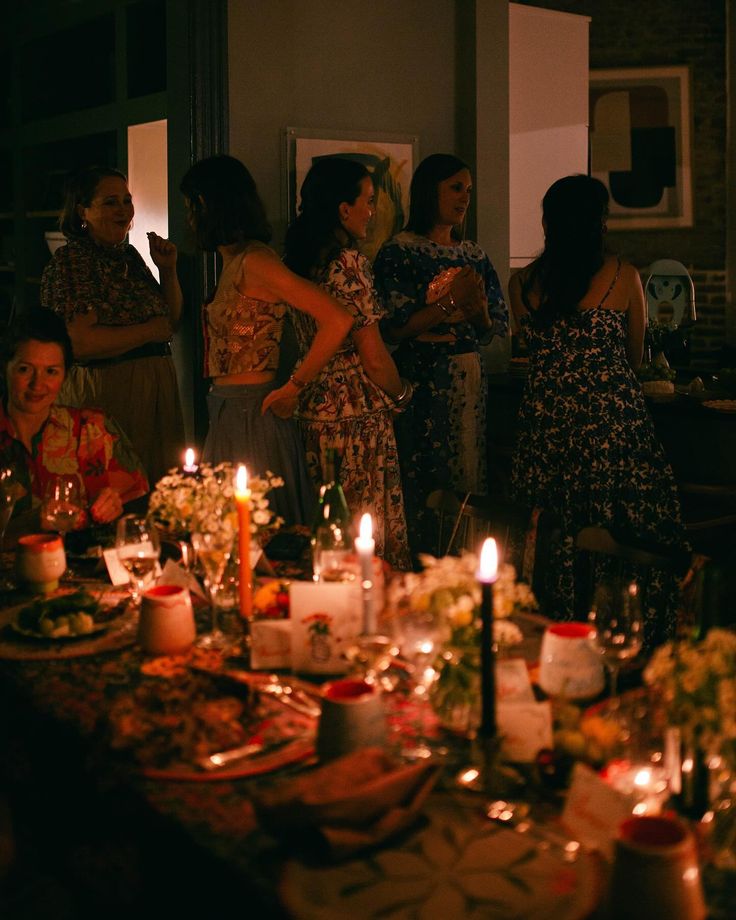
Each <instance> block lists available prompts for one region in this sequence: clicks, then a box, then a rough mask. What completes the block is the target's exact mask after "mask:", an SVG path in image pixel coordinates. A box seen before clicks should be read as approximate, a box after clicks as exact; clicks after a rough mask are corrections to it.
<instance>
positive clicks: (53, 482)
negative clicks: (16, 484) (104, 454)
mask: <svg viewBox="0 0 736 920" xmlns="http://www.w3.org/2000/svg"><path fill="white" fill-rule="evenodd" d="M85 507H86V493H85V489H84V482H83V481H82V477H81V476H80V475H79V474H78V473H57V474H55V475H53V476H51V478H50V479H49V480H48V482H47V483H46V488H45V489H44V495H43V499H42V501H41V528H42V530H53V531H56V532H57V533H58V534H59V536H60V537H61V542H62V543H63V544H64V550H65V554H66V540H65V536H66V534H67V533H69V531H70V530H74V528H75V527H76V526H77V524H78V523H79V522H80V520H81V519H82V516H83V514H84V511H85ZM73 574H74V573H73V571H72V569H71V568H70V567H69V566H67V569H66V571H65V572H64V574H63V575H62V578H66V579H69V578H71V577H72V576H73Z"/></svg>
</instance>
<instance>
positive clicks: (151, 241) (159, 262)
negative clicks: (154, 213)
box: [146, 230, 177, 271]
mask: <svg viewBox="0 0 736 920" xmlns="http://www.w3.org/2000/svg"><path fill="white" fill-rule="evenodd" d="M146 236H147V237H148V248H149V251H150V253H151V258H152V259H153V264H154V265H155V266H156V268H158V269H162V270H164V271H166V270H167V269H172V268H176V257H177V252H176V246H175V245H174V243H172V242H171V240H165V239H164V238H163V237H162V236H159V235H158V234H157V233H154V232H153V231H152V230H151V231H150V232H149V233H147V234H146Z"/></svg>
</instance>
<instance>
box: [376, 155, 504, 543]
mask: <svg viewBox="0 0 736 920" xmlns="http://www.w3.org/2000/svg"><path fill="white" fill-rule="evenodd" d="M471 187H472V180H471V175H470V170H469V169H468V167H467V166H466V164H465V163H463V161H462V160H459V159H458V158H457V157H455V156H451V155H450V154H433V155H432V156H429V157H427V158H426V159H424V160H422V162H421V163H420V164H419V166H418V167H417V169H416V170H415V172H414V176H413V177H412V182H411V201H410V208H409V220H408V222H407V225H406V228H405V229H404V230H403V231H402V232H401V233H399V234H398V235H397V236H395V237H394V238H393V239H391V240H390V241H389V242H388V243H386V244H385V245H384V246H383V247H382V248H381V249H380V251H379V253H378V256H377V257H376V262H375V265H374V271H375V275H376V288H377V290H378V292H379V295H380V296H381V298H382V300H383V303H384V305H385V306H386V308H387V310H388V313H389V319H388V321H387V322H385V323H384V324H383V331H384V335H385V337H386V339H387V340H388V342H389V343H393V344H397V345H398V347H397V349H396V351H395V352H394V359H395V361H396V364H397V366H398V368H399V371H400V373H401V374H402V376H404V377H406V378H407V379H408V380H410V381H411V383H412V385H413V386H414V399H413V400H412V403H411V405H410V406H409V407H408V409H407V410H406V412H405V413H404V414H403V415H402V416H401V417H400V419H399V420H398V422H397V430H396V434H397V439H398V445H399V457H400V460H401V473H402V482H403V487H404V501H405V506H406V517H407V524H408V527H409V544H410V546H411V550H412V552H413V553H415V554H416V553H421V552H428V553H432V552H434V551H435V544H436V539H437V521H436V516H435V514H434V512H432V511H430V510H429V509H428V508H427V507H426V501H427V496H428V495H429V494H430V492H432V491H433V490H435V489H439V488H450V489H459V490H462V491H465V492H477V493H483V492H484V491H485V489H486V382H485V379H484V377H483V369H482V364H481V356H480V345H482V344H487V343H488V342H490V340H491V338H492V337H493V336H494V335H505V334H506V328H507V325H508V314H507V310H506V305H505V303H504V300H503V295H502V293H501V287H500V284H499V281H498V277H497V275H496V272H495V270H494V268H493V266H492V265H491V261H490V259H489V258H488V256H487V255H486V254H485V252H483V250H482V249H481V247H480V246H478V244H477V243H473V242H471V241H470V240H463V239H462V237H461V230H462V227H463V224H464V221H465V215H466V213H467V210H468V206H469V204H470V190H471Z"/></svg>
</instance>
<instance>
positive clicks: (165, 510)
mask: <svg viewBox="0 0 736 920" xmlns="http://www.w3.org/2000/svg"><path fill="white" fill-rule="evenodd" d="M236 470H237V466H236V465H235V464H233V463H219V464H217V465H216V466H212V465H210V464H208V463H201V464H200V465H199V467H198V468H197V472H196V473H185V472H182V471H181V470H179V469H173V470H170V471H169V473H167V475H166V476H163V477H162V478H161V479H159V481H158V482H157V483H156V486H155V488H154V489H153V491H152V492H151V499H150V502H149V505H148V509H149V514H150V516H151V518H152V520H153V521H154V523H155V524H157V525H158V526H159V527H160V528H161V530H163V531H165V532H168V533H171V534H176V535H179V536H184V535H187V534H189V533H191V531H192V525H193V522H194V521H197V522H198V526H200V527H202V526H204V527H205V529H206V526H207V524H206V522H207V519H208V517H211V518H212V526H213V528H215V529H217V527H219V526H221V522H222V520H223V519H225V520H226V521H229V522H230V526H231V527H232V529H233V531H236V530H237V509H236V505H235V473H236ZM283 484H284V481H283V479H281V478H280V477H279V476H274V474H273V473H271V472H267V473H266V474H265V475H264V476H252V477H250V478H249V479H248V488H249V489H250V495H251V497H250V508H251V513H250V529H251V533H253V534H255V535H258V534H259V533H261V532H262V531H264V530H276V529H278V528H279V527H280V526H281V524H282V523H283V520H282V519H281V518H280V517H277V516H276V515H275V514H274V512H273V511H272V510H271V508H270V507H269V502H268V497H267V496H268V493H269V492H270V490H271V489H276V488H278V487H280V486H283Z"/></svg>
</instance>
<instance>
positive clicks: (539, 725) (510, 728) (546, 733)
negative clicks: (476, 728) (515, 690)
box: [496, 662, 552, 763]
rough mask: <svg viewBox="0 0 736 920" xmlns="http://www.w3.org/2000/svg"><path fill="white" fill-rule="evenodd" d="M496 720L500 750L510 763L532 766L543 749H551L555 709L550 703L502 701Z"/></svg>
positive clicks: (498, 706)
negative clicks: (553, 710)
mask: <svg viewBox="0 0 736 920" xmlns="http://www.w3.org/2000/svg"><path fill="white" fill-rule="evenodd" d="M499 664H500V662H499ZM496 718H497V720H498V733H499V735H500V736H501V739H502V740H501V751H502V753H503V756H504V757H506V758H508V760H511V761H517V762H518V763H531V762H533V761H534V760H535V759H536V756H537V754H538V753H539V752H540V751H541V750H543V749H545V748H551V747H552V709H551V707H550V704H549V701H548V700H545V701H544V702H542V703H537V702H534V701H533V702H531V703H527V702H500V701H499V703H498V705H497V706H496Z"/></svg>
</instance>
